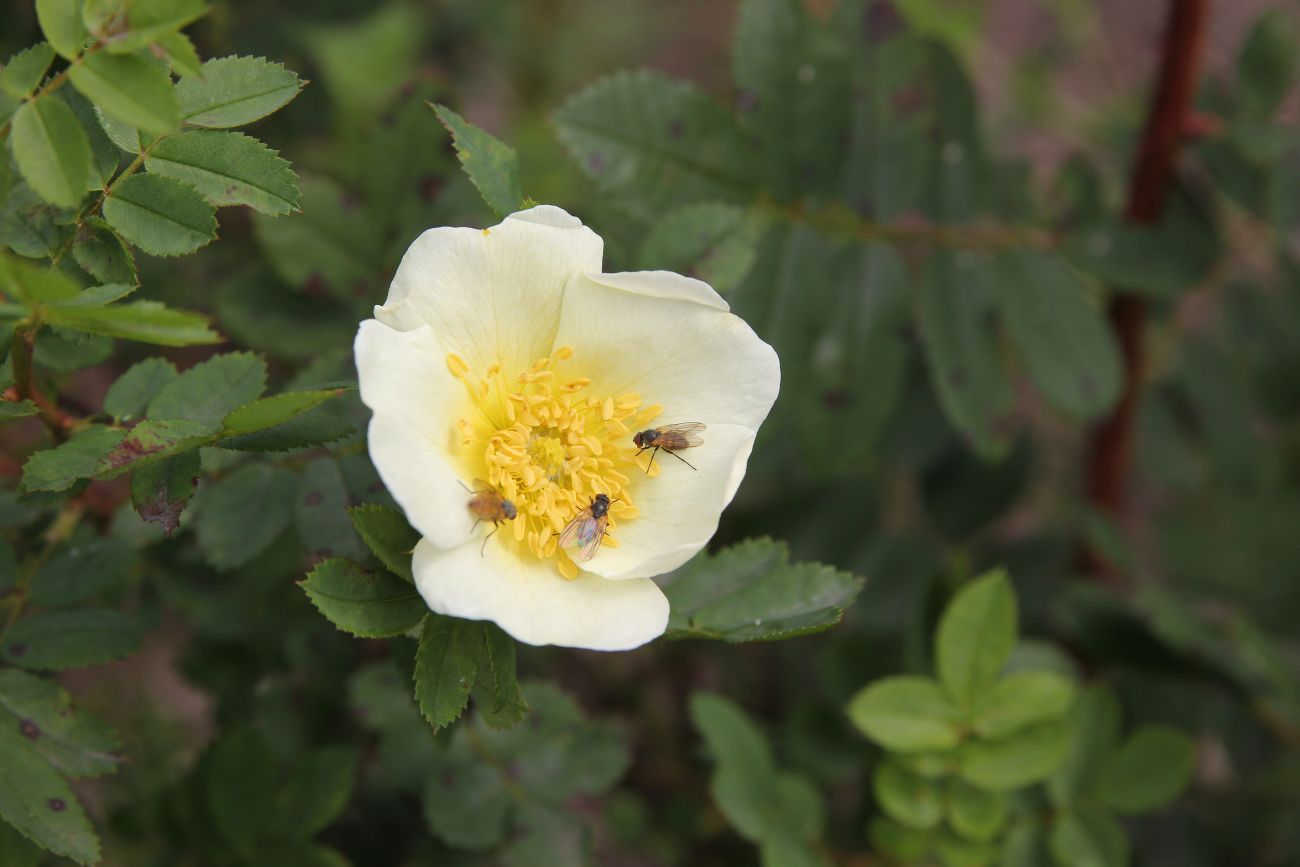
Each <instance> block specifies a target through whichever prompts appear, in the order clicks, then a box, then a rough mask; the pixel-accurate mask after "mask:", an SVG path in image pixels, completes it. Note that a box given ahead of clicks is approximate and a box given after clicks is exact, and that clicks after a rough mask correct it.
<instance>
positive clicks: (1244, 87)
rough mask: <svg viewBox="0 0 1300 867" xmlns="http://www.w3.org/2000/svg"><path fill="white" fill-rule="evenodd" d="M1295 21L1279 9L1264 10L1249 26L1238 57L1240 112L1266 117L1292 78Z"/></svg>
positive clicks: (1295, 50) (1285, 90)
mask: <svg viewBox="0 0 1300 867" xmlns="http://www.w3.org/2000/svg"><path fill="white" fill-rule="evenodd" d="M1296 42H1297V39H1296V25H1295V21H1294V20H1292V19H1291V17H1290V16H1289V15H1288V14H1287V12H1286V11H1284V10H1282V9H1266V10H1265V11H1264V12H1263V13H1262V14H1261V15H1260V16H1259V17H1258V18H1256V19H1255V23H1254V25H1253V26H1252V27H1251V28H1250V33H1249V34H1248V35H1247V36H1246V41H1245V42H1243V43H1242V47H1241V54H1240V55H1239V56H1238V58H1237V81H1238V84H1239V86H1240V88H1241V100H1242V108H1243V113H1244V114H1245V115H1246V116H1247V117H1262V118H1267V117H1269V116H1270V115H1271V114H1272V113H1273V112H1274V111H1276V110H1277V107H1278V105H1279V104H1280V103H1281V102H1282V100H1283V98H1284V97H1285V96H1286V95H1287V93H1288V91H1290V89H1291V85H1292V84H1293V83H1294V81H1295V72H1296V53H1297V50H1298V49H1300V46H1297V44H1296Z"/></svg>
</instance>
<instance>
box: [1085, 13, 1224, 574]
mask: <svg viewBox="0 0 1300 867" xmlns="http://www.w3.org/2000/svg"><path fill="white" fill-rule="evenodd" d="M1208 5H1209V0H1171V3H1170V6H1169V19H1168V26H1167V29H1166V31H1165V35H1164V44H1163V47H1162V49H1161V59H1160V73H1159V75H1160V77H1159V80H1158V82H1157V84H1156V92H1155V98H1154V100H1153V101H1152V103H1151V112H1150V114H1149V115H1148V116H1147V123H1146V129H1145V130H1144V131H1143V134H1142V141H1141V144H1140V145H1139V148H1138V155H1137V164H1136V166H1135V168H1134V171H1133V179H1132V182H1131V185H1130V187H1129V200H1128V207H1127V209H1126V210H1125V214H1124V216H1125V219H1127V220H1128V221H1129V222H1131V223H1139V224H1142V223H1155V222H1158V221H1159V220H1160V215H1161V212H1162V211H1163V210H1164V204H1165V198H1166V196H1167V194H1168V192H1169V187H1170V184H1171V183H1172V181H1173V176H1174V159H1175V157H1176V156H1177V153H1178V146H1179V143H1180V141H1181V140H1182V139H1183V136H1184V134H1185V133H1186V131H1187V129H1188V122H1189V119H1190V118H1191V114H1192V99H1193V97H1194V94H1195V90H1196V75H1197V64H1198V62H1199V60H1200V55H1201V43H1202V40H1203V38H1204V30H1205V19H1206V12H1207V7H1208ZM1109 312H1110V322H1111V327H1112V328H1114V330H1115V336H1116V337H1117V338H1118V340H1119V344H1120V349H1121V350H1122V352H1123V355H1124V389H1123V392H1122V393H1121V395H1120V400H1119V403H1118V405H1116V407H1115V409H1114V410H1113V411H1112V413H1111V414H1110V416H1109V417H1108V418H1106V419H1105V420H1104V421H1103V422H1102V423H1101V424H1100V425H1099V426H1098V428H1097V429H1096V430H1095V431H1094V432H1093V436H1092V441H1091V443H1090V455H1089V479H1088V484H1089V491H1088V493H1089V497H1090V498H1091V500H1092V502H1093V504H1094V505H1095V506H1096V507H1097V508H1099V509H1100V510H1102V511H1103V512H1106V513H1108V514H1110V515H1112V516H1114V517H1116V518H1122V517H1123V516H1124V514H1125V507H1126V505H1127V503H1126V494H1127V481H1128V477H1129V466H1130V464H1131V463H1132V456H1133V429H1134V423H1135V421H1136V418H1137V411H1138V402H1139V398H1140V396H1141V389H1142V384H1143V378H1144V375H1145V352H1144V348H1143V331H1144V326H1145V321H1146V304H1145V303H1144V302H1143V301H1142V299H1140V298H1137V297H1135V296H1133V295H1125V294H1117V295H1116V296H1115V297H1114V298H1113V299H1112V300H1111V303H1110V311H1109ZM1088 560H1089V561H1090V562H1091V564H1092V565H1094V566H1097V567H1100V568H1102V569H1103V571H1106V572H1113V570H1111V569H1108V568H1107V567H1106V564H1105V563H1104V562H1103V561H1102V560H1101V559H1100V558H1099V557H1098V556H1097V555H1096V553H1095V552H1091V553H1090V554H1089V555H1088ZM1110 577H1112V578H1115V577H1117V576H1114V575H1113V574H1112V575H1111V576H1110Z"/></svg>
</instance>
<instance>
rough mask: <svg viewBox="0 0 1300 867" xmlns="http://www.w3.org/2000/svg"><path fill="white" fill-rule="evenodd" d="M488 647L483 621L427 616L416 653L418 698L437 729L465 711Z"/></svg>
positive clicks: (426, 716)
mask: <svg viewBox="0 0 1300 867" xmlns="http://www.w3.org/2000/svg"><path fill="white" fill-rule="evenodd" d="M403 586H404V588H405V590H406V591H407V592H410V589H411V588H410V587H409V585H403ZM486 650H487V648H486V645H485V643H484V641H483V625H482V624H481V623H479V622H477V621H472V620H461V619H459V618H456V617H444V616H443V615H441V614H429V615H428V617H427V618H426V619H425V621H424V630H423V631H422V632H421V633H420V647H419V650H417V651H416V654H415V700H416V702H418V703H419V705H420V713H422V714H424V718H425V719H426V720H428V721H429V724H430V725H432V726H433V727H434V728H435V729H440V728H443V727H445V726H449V725H451V724H452V723H453V722H455V721H456V718H457V717H459V716H460V715H461V713H463V712H464V710H465V705H466V704H467V703H468V702H469V694H470V690H471V689H473V687H474V680H475V678H476V677H477V676H478V671H479V666H480V664H481V660H482V657H483V654H484V653H485V652H486Z"/></svg>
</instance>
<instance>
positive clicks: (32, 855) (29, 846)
mask: <svg viewBox="0 0 1300 867" xmlns="http://www.w3.org/2000/svg"><path fill="white" fill-rule="evenodd" d="M44 858H45V853H44V852H43V851H42V850H41V848H40V847H39V846H37V845H36V844H35V843H33V842H32V841H31V840H28V839H27V838H26V837H24V836H23V835H22V834H20V833H18V830H17V829H16V828H14V826H13V825H10V824H9V823H8V822H5V821H3V820H0V864H6V865H10V867H40V864H41V861H42V860H43V859H44Z"/></svg>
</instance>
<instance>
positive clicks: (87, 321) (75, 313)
mask: <svg viewBox="0 0 1300 867" xmlns="http://www.w3.org/2000/svg"><path fill="white" fill-rule="evenodd" d="M46 321H47V322H49V323H50V324H51V325H55V326H58V327H60V328H68V329H72V330H73V331H85V332H86V333H88V334H103V335H105V336H106V337H119V338H122V339H124V340H138V341H140V342H141V343H153V344H157V345H159V346H194V345H197V344H203V343H220V342H221V341H222V337H221V335H220V334H218V333H217V332H215V331H213V330H212V329H211V328H210V327H209V325H208V319H207V317H206V316H203V315H202V314H199V313H191V312H189V311H188V310H173V309H172V308H170V307H166V306H164V305H162V304H159V303H158V302H157V301H133V302H131V303H129V304H114V305H112V306H109V307H57V308H56V307H50V308H49V309H48V310H47V311H46Z"/></svg>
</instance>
